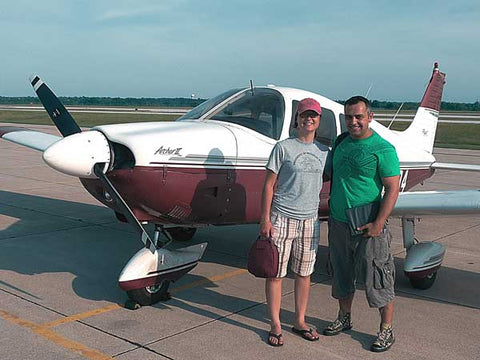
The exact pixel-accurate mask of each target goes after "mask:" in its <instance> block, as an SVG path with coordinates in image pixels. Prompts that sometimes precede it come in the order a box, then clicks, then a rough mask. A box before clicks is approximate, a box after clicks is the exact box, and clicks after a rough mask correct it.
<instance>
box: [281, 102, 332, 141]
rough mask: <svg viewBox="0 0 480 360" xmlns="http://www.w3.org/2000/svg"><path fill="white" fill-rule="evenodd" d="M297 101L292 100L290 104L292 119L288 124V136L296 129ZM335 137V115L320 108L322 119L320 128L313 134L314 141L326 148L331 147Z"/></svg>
mask: <svg viewBox="0 0 480 360" xmlns="http://www.w3.org/2000/svg"><path fill="white" fill-rule="evenodd" d="M298 103H299V101H297V100H293V103H292V119H291V123H290V136H292V135H293V134H294V133H295V128H296V127H297V123H296V120H297V119H296V115H297V107H298ZM336 136H337V125H336V119H335V114H334V113H333V111H332V110H330V109H327V108H325V107H323V106H322V117H321V119H320V126H319V127H318V129H317V131H316V132H315V139H316V140H317V141H318V142H320V143H322V144H324V145H327V146H332V144H333V140H334V139H335V137H336Z"/></svg>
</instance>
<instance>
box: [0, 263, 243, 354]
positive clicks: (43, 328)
mask: <svg viewBox="0 0 480 360" xmlns="http://www.w3.org/2000/svg"><path fill="white" fill-rule="evenodd" d="M246 272H247V270H246V269H237V270H235V271H231V272H228V273H224V274H221V275H216V276H210V277H207V278H204V279H202V280H198V281H194V282H192V283H189V284H185V285H183V286H179V287H177V288H174V289H172V291H171V292H172V293H177V292H180V291H183V290H188V289H192V288H194V287H197V286H201V285H205V284H210V283H212V282H217V281H221V280H225V279H228V278H231V277H234V276H238V275H242V274H245V273H246ZM121 308H123V307H122V306H121V305H118V304H111V305H107V306H104V307H102V308H98V309H94V310H90V311H85V312H83V313H79V314H75V315H72V316H67V317H65V318H62V319H58V320H55V321H51V322H48V323H44V324H36V323H34V322H32V321H29V320H25V319H22V318H19V317H17V316H15V315H12V314H10V313H8V312H6V311H4V310H1V309H0V318H3V319H4V320H6V321H8V322H10V323H12V324H15V325H18V326H21V327H24V328H27V329H29V330H31V331H32V332H33V333H35V334H37V335H39V336H42V337H43V338H45V339H47V340H49V341H51V342H53V343H55V344H57V345H59V346H61V347H63V348H65V349H67V350H70V351H72V352H74V353H77V354H79V355H82V356H83V357H85V358H87V359H90V360H106V359H109V360H112V359H113V358H112V357H111V356H108V355H105V354H102V353H101V352H98V351H96V350H94V349H91V348H89V347H88V346H85V345H84V344H81V343H79V342H76V341H73V340H70V339H67V338H65V337H63V336H60V335H59V334H57V333H56V332H55V331H54V330H52V329H51V328H52V327H55V326H59V325H62V324H66V323H70V322H74V321H78V320H81V319H86V318H89V317H91V316H95V315H99V314H104V313H107V312H110V311H113V310H117V309H121Z"/></svg>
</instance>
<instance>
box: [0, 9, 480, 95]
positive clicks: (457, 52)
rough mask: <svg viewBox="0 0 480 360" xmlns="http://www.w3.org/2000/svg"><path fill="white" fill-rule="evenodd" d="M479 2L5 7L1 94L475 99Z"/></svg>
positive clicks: (479, 78)
mask: <svg viewBox="0 0 480 360" xmlns="http://www.w3.org/2000/svg"><path fill="white" fill-rule="evenodd" d="M479 19H480V2H479V1H478V0H470V1H467V0H456V1H451V0H448V1H444V0H441V1H436V0H430V1H413V0H402V1H393V0H391V1H388V0H375V1H373V0H372V1H366V0H356V1H350V0H344V1H333V0H330V1H328V2H327V1H323V0H312V1H306V0H295V1H284V0H278V1H273V0H264V1H262V0H242V1H237V0H228V1H217V0H201V1H198V0H196V1H194V0H155V1H147V0H145V1H143V0H134V1H130V0H106V1H102V0H97V1H81V0H76V1H68V0H42V1H31V0H28V1H26V0H15V1H12V0H6V1H3V2H2V6H1V8H0V44H1V47H2V50H1V52H0V54H1V57H0V58H1V59H2V61H1V64H2V66H1V68H0V96H33V95H34V92H33V90H32V89H31V87H30V85H29V83H28V78H29V77H30V76H31V75H32V74H37V75H39V76H40V77H41V78H42V79H43V80H44V81H45V82H46V83H47V84H48V85H49V86H50V87H51V88H52V90H53V91H54V92H55V93H56V94H57V95H59V96H108V97H190V96H191V95H192V94H194V96H195V97H199V98H209V97H212V96H215V95H216V94H218V93H220V92H223V91H225V90H228V89H230V88H235V87H244V86H248V85H249V81H250V80H253V83H254V84H255V85H267V84H275V85H279V86H289V87H296V88H301V89H305V90H310V91H313V92H316V93H319V94H322V95H324V96H327V97H329V98H331V99H346V98H348V97H350V96H351V95H354V94H362V95H366V94H367V92H368V90H369V88H370V91H369V92H368V96H369V97H370V98H371V99H377V100H391V101H420V100H421V97H422V95H423V92H424V89H425V86H426V84H427V83H428V80H429V78H430V75H431V71H432V68H433V63H434V62H435V61H438V62H439V64H440V69H441V71H443V72H445V73H446V74H447V84H446V87H445V90H444V97H443V100H445V101H452V102H475V101H479V100H480V69H479V68H480V64H479V60H480V20H479Z"/></svg>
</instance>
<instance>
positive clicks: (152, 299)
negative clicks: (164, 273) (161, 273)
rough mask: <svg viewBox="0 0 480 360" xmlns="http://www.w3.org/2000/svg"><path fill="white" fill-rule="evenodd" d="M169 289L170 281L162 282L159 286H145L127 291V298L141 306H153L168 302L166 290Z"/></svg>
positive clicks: (168, 297) (168, 296)
mask: <svg viewBox="0 0 480 360" xmlns="http://www.w3.org/2000/svg"><path fill="white" fill-rule="evenodd" d="M169 287H170V281H169V280H164V281H162V282H161V283H159V284H155V285H152V286H147V287H144V288H140V289H135V290H129V291H127V295H128V298H129V299H130V300H131V301H133V302H135V303H137V304H139V305H141V306H147V305H153V304H155V303H157V302H159V301H165V300H169V299H170V298H171V296H170V293H169V292H168V288H169Z"/></svg>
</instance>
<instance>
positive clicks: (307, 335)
mask: <svg viewBox="0 0 480 360" xmlns="http://www.w3.org/2000/svg"><path fill="white" fill-rule="evenodd" d="M292 332H293V333H294V334H297V335H300V336H301V337H302V338H304V339H305V340H308V341H317V340H318V339H320V336H318V335H317V336H314V335H313V329H312V328H310V329H308V330H299V329H295V327H292Z"/></svg>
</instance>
